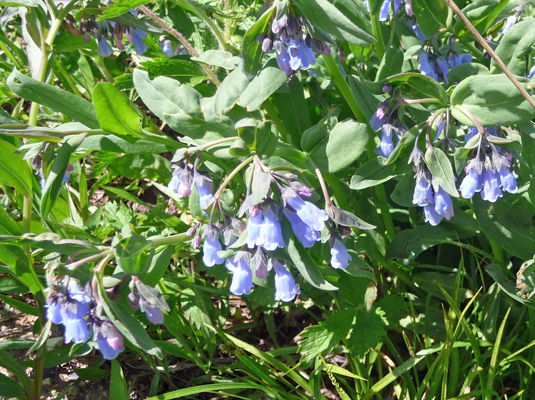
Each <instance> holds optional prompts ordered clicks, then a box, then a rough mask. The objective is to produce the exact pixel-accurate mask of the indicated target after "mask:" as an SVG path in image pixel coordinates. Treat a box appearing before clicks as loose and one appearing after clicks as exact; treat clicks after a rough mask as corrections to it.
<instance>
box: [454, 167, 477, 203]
mask: <svg viewBox="0 0 535 400" xmlns="http://www.w3.org/2000/svg"><path fill="white" fill-rule="evenodd" d="M482 188H483V175H482V174H479V173H478V172H477V168H471V169H469V170H468V173H467V174H466V176H465V177H464V179H463V181H462V182H461V187H460V189H461V195H462V196H463V197H464V198H465V199H471V198H472V197H474V194H475V193H476V192H479V191H480V190H481V189H482Z"/></svg>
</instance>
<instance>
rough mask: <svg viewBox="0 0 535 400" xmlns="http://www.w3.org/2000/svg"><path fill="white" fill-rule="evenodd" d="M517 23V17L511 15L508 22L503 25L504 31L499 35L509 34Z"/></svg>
mask: <svg viewBox="0 0 535 400" xmlns="http://www.w3.org/2000/svg"><path fill="white" fill-rule="evenodd" d="M516 21H517V17H516V15H511V16H510V17H508V18H507V20H506V21H505V24H504V25H503V28H502V30H501V31H500V32H499V33H505V32H507V31H508V30H509V29H511V28H512V27H513V25H514V24H516Z"/></svg>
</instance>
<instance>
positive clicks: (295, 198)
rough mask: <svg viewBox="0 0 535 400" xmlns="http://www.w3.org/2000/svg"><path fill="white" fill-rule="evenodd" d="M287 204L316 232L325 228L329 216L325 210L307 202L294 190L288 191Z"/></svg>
mask: <svg viewBox="0 0 535 400" xmlns="http://www.w3.org/2000/svg"><path fill="white" fill-rule="evenodd" d="M286 193H287V196H286V202H287V204H288V205H289V206H290V207H291V208H293V209H294V211H295V212H296V213H297V216H298V217H299V218H300V219H301V221H303V222H304V223H305V224H307V225H308V226H309V227H310V228H312V229H313V230H315V231H321V230H322V229H323V227H324V226H325V221H327V220H328V219H329V216H328V215H327V213H326V212H325V211H324V210H320V209H319V208H318V207H317V206H316V205H314V204H312V203H310V202H308V201H305V200H303V199H302V198H301V196H299V195H297V193H295V192H294V191H293V190H292V191H286Z"/></svg>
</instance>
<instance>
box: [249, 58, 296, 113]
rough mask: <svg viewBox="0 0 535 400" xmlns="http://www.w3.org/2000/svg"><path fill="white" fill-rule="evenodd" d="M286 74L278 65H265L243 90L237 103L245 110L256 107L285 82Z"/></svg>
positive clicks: (251, 109) (252, 109)
mask: <svg viewBox="0 0 535 400" xmlns="http://www.w3.org/2000/svg"><path fill="white" fill-rule="evenodd" d="M286 79H287V78H286V74H285V73H284V72H283V71H282V70H281V69H280V68H278V67H266V68H264V69H262V71H261V72H260V74H259V75H258V76H256V77H255V78H254V79H253V80H252V81H251V83H249V85H248V86H247V88H246V89H245V90H244V91H243V93H242V94H241V96H240V99H239V100H238V104H239V105H240V106H242V107H246V108H247V111H254V110H256V109H258V108H259V107H260V106H261V105H262V103H264V101H266V100H267V99H268V98H269V96H271V95H272V94H273V92H275V91H276V90H277V89H278V88H280V87H281V86H282V85H284V84H285V83H286Z"/></svg>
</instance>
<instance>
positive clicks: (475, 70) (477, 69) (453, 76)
mask: <svg viewBox="0 0 535 400" xmlns="http://www.w3.org/2000/svg"><path fill="white" fill-rule="evenodd" d="M489 73H490V72H489V70H488V68H487V67H485V66H484V65H483V64H479V63H469V64H461V65H457V66H456V67H453V68H452V69H450V70H449V71H448V75H447V76H448V81H449V82H451V83H453V82H461V81H463V80H464V79H466V78H468V77H469V76H472V75H488V74H489Z"/></svg>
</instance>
